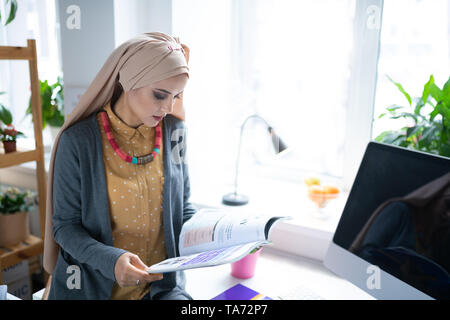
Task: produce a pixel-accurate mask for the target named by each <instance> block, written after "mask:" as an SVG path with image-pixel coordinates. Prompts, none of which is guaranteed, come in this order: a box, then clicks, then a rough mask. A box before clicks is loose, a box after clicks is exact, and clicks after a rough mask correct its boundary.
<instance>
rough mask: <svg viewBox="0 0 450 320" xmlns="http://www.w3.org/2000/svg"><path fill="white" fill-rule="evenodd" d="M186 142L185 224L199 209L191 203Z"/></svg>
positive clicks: (184, 160) (184, 174)
mask: <svg viewBox="0 0 450 320" xmlns="http://www.w3.org/2000/svg"><path fill="white" fill-rule="evenodd" d="M183 139H186V128H184V137H183ZM186 147H187V144H186V141H185V143H184V157H183V161H182V162H181V164H182V166H183V183H184V188H183V189H184V194H183V224H184V223H185V222H186V221H188V220H189V219H190V218H191V217H192V216H193V215H194V214H195V213H196V212H197V209H196V208H195V207H194V206H193V205H192V203H191V202H190V201H189V198H190V196H191V183H190V179H189V168H188V164H187V162H186V151H187V150H186Z"/></svg>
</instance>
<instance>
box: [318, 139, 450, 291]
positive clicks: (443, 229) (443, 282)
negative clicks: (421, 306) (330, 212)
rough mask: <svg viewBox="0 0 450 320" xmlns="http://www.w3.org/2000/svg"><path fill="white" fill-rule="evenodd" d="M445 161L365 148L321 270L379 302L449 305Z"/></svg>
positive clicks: (448, 173)
mask: <svg viewBox="0 0 450 320" xmlns="http://www.w3.org/2000/svg"><path fill="white" fill-rule="evenodd" d="M449 248H450V159H449V158H446V157H441V156H437V155H431V154H428V153H424V152H418V151H413V150H409V149H405V148H401V147H397V146H392V145H386V144H382V143H376V142H370V143H369V144H368V146H367V148H366V151H365V154H364V157H363V159H362V161H361V164H360V167H359V170H358V173H357V175H356V178H355V181H354V183H353V185H352V188H351V190H350V194H349V197H348V199H347V202H346V205H345V207H344V209H343V212H342V216H341V218H340V221H339V224H338V226H337V228H336V232H335V234H334V237H333V240H332V241H331V243H330V246H329V248H328V251H327V254H326V257H325V260H324V265H325V266H326V267H327V268H328V269H330V270H331V271H333V272H334V273H336V274H338V275H340V276H342V277H344V278H346V279H348V280H349V281H351V282H352V283H353V284H355V285H356V286H358V287H359V288H361V289H363V290H364V291H366V292H368V293H369V294H370V295H372V296H373V297H375V298H378V299H450V276H449V274H450V250H449Z"/></svg>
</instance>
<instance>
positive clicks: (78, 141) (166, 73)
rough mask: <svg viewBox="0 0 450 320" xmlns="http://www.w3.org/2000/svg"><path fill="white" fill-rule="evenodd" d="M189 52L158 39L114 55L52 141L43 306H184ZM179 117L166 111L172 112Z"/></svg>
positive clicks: (154, 35) (148, 36)
mask: <svg viewBox="0 0 450 320" xmlns="http://www.w3.org/2000/svg"><path fill="white" fill-rule="evenodd" d="M187 54H188V52H187V47H186V46H183V45H181V44H180V42H179V40H178V39H177V38H173V37H171V36H169V35H166V34H164V33H160V32H151V33H144V34H142V35H140V36H138V37H135V38H133V39H130V40H129V41H127V42H125V43H123V44H122V45H121V46H119V47H118V48H117V49H115V50H114V51H113V52H112V53H111V55H110V56H109V58H108V59H107V61H106V62H105V64H104V66H103V67H102V69H101V70H100V72H99V73H98V74H97V76H96V77H95V79H94V81H93V82H92V83H91V85H90V86H89V88H88V89H87V90H86V92H85V94H84V95H83V96H82V97H81V99H80V101H79V103H78V104H77V106H76V107H75V109H74V110H73V112H72V113H71V114H70V115H69V117H68V119H67V120H66V122H65V123H64V126H63V127H62V128H61V130H60V133H59V134H58V136H57V138H56V141H55V145H54V147H53V150H52V157H51V163H50V170H49V180H48V181H49V182H48V193H47V219H46V234H45V247H44V267H45V269H46V271H47V272H48V273H50V274H52V279H51V287H50V292H49V299H192V298H191V296H190V295H189V294H188V293H186V292H185V290H184V286H185V277H184V273H183V272H172V273H166V274H164V275H162V274H156V275H151V274H148V273H147V272H146V271H145V268H146V267H148V266H150V265H152V264H155V263H157V262H160V261H162V260H164V259H166V258H170V257H175V256H178V255H179V252H178V239H179V238H178V237H179V233H180V230H181V227H182V225H183V223H184V222H186V221H187V220H188V219H189V218H190V217H192V215H193V214H194V213H195V209H194V207H193V206H192V205H191V203H190V202H189V195H190V190H189V188H190V186H189V173H188V168H187V165H186V162H185V161H184V156H185V151H186V150H185V148H186V145H185V141H184V139H185V134H184V133H185V130H184V128H185V127H184V123H183V121H182V119H183V116H184V114H183V112H182V109H181V107H182V106H181V104H180V103H179V102H180V101H181V100H180V98H181V97H182V96H181V95H182V92H183V90H184V88H185V86H186V83H187V81H188V78H189V68H188V65H187V59H188V55H187ZM176 101H178V110H174V106H177V103H176Z"/></svg>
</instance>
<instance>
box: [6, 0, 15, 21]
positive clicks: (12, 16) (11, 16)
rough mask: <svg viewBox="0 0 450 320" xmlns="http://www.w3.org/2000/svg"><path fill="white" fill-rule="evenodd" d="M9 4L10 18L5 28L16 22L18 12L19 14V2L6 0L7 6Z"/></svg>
mask: <svg viewBox="0 0 450 320" xmlns="http://www.w3.org/2000/svg"><path fill="white" fill-rule="evenodd" d="M8 2H9V3H10V6H9V17H8V20H6V23H5V26H7V25H8V24H9V23H10V22H11V21H13V20H14V18H15V17H16V12H17V1H16V0H6V6H7V5H8ZM6 6H5V7H6Z"/></svg>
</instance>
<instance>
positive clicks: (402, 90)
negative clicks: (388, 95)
mask: <svg viewBox="0 0 450 320" xmlns="http://www.w3.org/2000/svg"><path fill="white" fill-rule="evenodd" d="M386 77H387V78H388V79H389V80H390V81H391V82H392V83H393V84H395V86H396V87H397V88H398V90H399V91H400V92H401V93H403V95H404V96H405V97H406V99H407V100H408V103H409V105H411V96H410V95H409V94H408V93H407V92H406V91H405V89H403V86H402V85H401V84H400V83H398V82H395V81H394V80H392V79H391V77H389V76H386Z"/></svg>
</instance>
